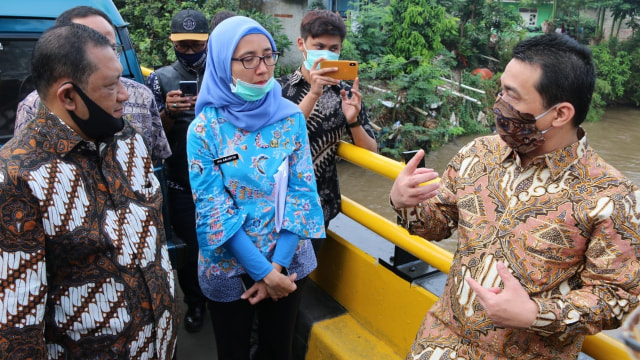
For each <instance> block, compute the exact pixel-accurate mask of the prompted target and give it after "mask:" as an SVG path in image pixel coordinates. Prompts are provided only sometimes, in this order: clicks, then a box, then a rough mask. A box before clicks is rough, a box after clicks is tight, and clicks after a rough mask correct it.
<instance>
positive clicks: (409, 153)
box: [402, 150, 425, 167]
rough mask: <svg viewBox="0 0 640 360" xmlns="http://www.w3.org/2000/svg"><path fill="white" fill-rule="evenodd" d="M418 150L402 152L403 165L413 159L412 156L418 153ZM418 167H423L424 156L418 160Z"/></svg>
mask: <svg viewBox="0 0 640 360" xmlns="http://www.w3.org/2000/svg"><path fill="white" fill-rule="evenodd" d="M418 151H419V150H411V151H403V152H402V158H403V159H404V163H405V164H406V163H408V162H409V160H411V159H413V156H414V155H415V154H416V153H417V152H418ZM418 167H425V165H424V156H423V157H422V159H421V160H420V164H418Z"/></svg>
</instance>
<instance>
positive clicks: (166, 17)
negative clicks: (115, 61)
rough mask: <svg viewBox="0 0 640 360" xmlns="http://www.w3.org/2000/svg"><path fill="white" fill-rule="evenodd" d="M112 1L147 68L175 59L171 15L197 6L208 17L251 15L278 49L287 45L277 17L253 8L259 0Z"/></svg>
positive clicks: (282, 50)
mask: <svg viewBox="0 0 640 360" xmlns="http://www.w3.org/2000/svg"><path fill="white" fill-rule="evenodd" d="M114 3H115V4H116V6H117V7H118V9H119V10H120V14H121V15H122V17H123V18H124V19H125V21H127V22H129V31H130V33H131V39H132V40H133V43H134V44H133V45H134V47H135V48H136V53H137V55H138V59H139V60H140V63H141V64H143V65H144V66H147V67H150V68H155V67H160V66H164V65H167V64H170V63H171V62H173V61H175V60H176V57H175V54H174V51H173V46H172V45H171V42H170V41H169V35H170V34H171V30H170V29H171V18H172V17H173V15H174V14H176V13H177V12H178V11H180V10H182V9H196V10H200V11H201V12H202V13H203V14H205V16H206V17H207V19H208V20H209V21H210V20H211V18H212V17H213V15H214V14H215V13H217V12H218V11H220V10H229V11H233V12H235V13H236V14H238V15H244V16H248V17H251V18H253V19H254V20H256V21H258V22H259V23H260V24H262V26H264V27H265V28H266V29H267V30H268V31H269V33H271V35H272V36H273V38H274V40H275V42H276V46H277V47H278V50H279V51H281V52H284V51H286V50H288V49H289V47H290V46H291V41H290V40H289V39H288V38H287V36H286V35H285V34H284V32H283V28H282V25H281V24H280V21H279V20H278V19H277V18H275V17H273V16H269V15H265V14H263V13H261V12H259V11H257V10H256V9H257V8H259V6H260V1H259V0H243V1H239V0H166V1H155V0H134V1H130V0H114Z"/></svg>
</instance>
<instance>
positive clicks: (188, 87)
mask: <svg viewBox="0 0 640 360" xmlns="http://www.w3.org/2000/svg"><path fill="white" fill-rule="evenodd" d="M180 91H182V96H183V97H193V96H196V95H198V82H197V81H193V80H190V81H185V80H182V81H180Z"/></svg>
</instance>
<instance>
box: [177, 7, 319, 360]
mask: <svg viewBox="0 0 640 360" xmlns="http://www.w3.org/2000/svg"><path fill="white" fill-rule="evenodd" d="M209 49H210V51H209V52H208V55H207V67H206V71H205V74H204V80H203V83H202V88H201V90H200V93H199V95H198V100H197V103H196V113H197V114H198V117H197V118H196V119H195V120H194V121H193V122H192V123H191V125H190V127H189V131H188V135H187V154H188V161H189V178H190V182H191V188H192V192H193V198H194V202H195V204H196V214H197V220H196V230H197V233H198V244H199V247H200V257H199V266H198V278H199V282H200V287H201V288H202V292H203V293H204V294H205V295H206V296H207V297H208V298H209V299H211V300H212V301H211V302H210V304H209V309H210V313H211V319H212V322H213V327H214V333H215V336H216V344H217V348H218V358H219V359H249V347H250V344H249V339H250V335H251V329H252V325H253V322H254V316H257V317H258V319H259V321H258V326H259V328H258V336H259V341H258V356H259V358H260V359H278V360H280V359H284V360H287V359H292V343H293V334H294V327H295V321H296V317H297V312H298V306H299V303H300V297H301V288H302V285H303V282H304V279H305V278H306V276H307V275H308V274H309V273H310V272H311V271H312V270H313V269H314V268H315V267H316V259H315V255H314V253H313V248H312V246H311V243H310V241H309V239H310V238H322V237H324V236H325V233H324V221H323V215H322V209H321V207H320V200H319V197H318V194H317V190H316V182H315V177H314V173H313V164H312V160H311V153H310V150H309V141H308V138H307V130H306V125H305V119H304V116H303V115H302V113H301V112H300V109H299V108H298V107H297V106H296V105H295V104H294V103H292V102H290V101H288V100H286V99H284V98H282V96H281V88H280V85H279V84H278V83H277V82H276V81H275V80H274V78H273V72H274V67H275V64H276V62H277V60H278V52H277V49H276V45H275V43H274V41H273V38H272V37H271V35H270V34H269V33H268V32H267V31H266V30H265V29H264V28H263V27H262V26H260V24H258V23H257V22H256V21H254V20H251V19H249V18H246V17H242V16H235V17H232V18H229V19H227V20H224V21H223V22H222V23H220V24H219V25H218V26H217V27H216V28H215V30H214V31H213V32H212V33H211V36H210V37H209Z"/></svg>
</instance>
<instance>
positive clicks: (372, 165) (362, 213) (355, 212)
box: [338, 142, 631, 360]
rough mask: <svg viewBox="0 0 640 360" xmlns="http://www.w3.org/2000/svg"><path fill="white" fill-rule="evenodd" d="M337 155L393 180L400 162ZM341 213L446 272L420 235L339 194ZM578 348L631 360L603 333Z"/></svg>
mask: <svg viewBox="0 0 640 360" xmlns="http://www.w3.org/2000/svg"><path fill="white" fill-rule="evenodd" d="M338 156H340V157H341V158H343V159H345V160H347V161H349V162H350V163H353V164H354V165H357V166H360V167H362V168H365V169H367V170H370V171H373V172H374V173H377V174H379V175H382V176H386V177H388V178H390V179H395V178H396V177H397V176H398V174H399V173H400V171H401V170H402V168H403V167H404V164H402V163H400V162H397V161H395V160H392V159H389V158H387V157H384V156H382V155H379V154H375V153H372V152H370V151H368V150H365V149H363V148H360V147H357V146H355V145H353V144H349V143H346V142H343V143H341V144H340V146H339V147H338ZM342 212H343V213H344V214H345V215H346V216H348V217H350V218H351V219H353V220H354V221H356V222H358V223H360V224H362V225H363V226H365V227H367V228H368V229H370V230H371V231H373V232H375V233H376V234H378V235H380V236H382V237H383V238H385V239H386V240H388V241H390V242H391V243H393V244H395V245H397V246H399V247H401V248H402V249H404V250H406V251H408V252H409V253H411V254H413V255H414V256H416V257H417V258H419V259H420V260H422V261H425V262H427V263H428V264H430V265H432V266H433V267H435V268H436V269H438V270H440V271H442V272H445V273H449V268H450V265H451V261H452V259H453V255H452V254H451V253H450V252H449V251H447V250H444V249H443V248H441V247H440V246H438V245H435V244H433V243H431V242H428V241H425V240H424V239H422V238H421V237H418V236H415V235H411V234H409V232H407V230H406V229H404V228H402V227H401V226H399V225H397V224H395V223H393V222H391V221H389V220H388V219H386V218H384V217H382V216H380V215H379V214H377V213H375V212H373V211H371V210H369V209H367V208H366V207H364V206H362V205H360V204H358V203H356V202H355V201H353V200H351V199H349V198H348V197H346V196H342ZM582 351H583V352H584V353H585V354H587V355H589V356H591V357H593V358H594V359H598V360H609V359H616V360H618V359H619V360H631V358H630V357H629V354H628V352H627V349H626V347H625V346H624V344H623V343H622V342H620V341H618V340H616V339H614V338H612V337H611V336H608V335H606V334H604V333H599V334H597V335H592V336H587V337H586V338H585V341H584V344H583V346H582Z"/></svg>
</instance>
